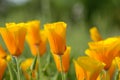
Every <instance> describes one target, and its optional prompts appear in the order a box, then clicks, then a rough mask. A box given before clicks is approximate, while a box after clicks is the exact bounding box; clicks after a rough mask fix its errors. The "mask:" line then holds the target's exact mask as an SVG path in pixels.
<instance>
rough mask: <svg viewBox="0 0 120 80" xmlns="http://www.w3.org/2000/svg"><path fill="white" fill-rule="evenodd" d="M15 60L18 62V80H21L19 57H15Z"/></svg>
mask: <svg viewBox="0 0 120 80" xmlns="http://www.w3.org/2000/svg"><path fill="white" fill-rule="evenodd" d="M15 60H16V64H17V76H18V80H21V76H20V68H19V62H18V58H17V57H15Z"/></svg>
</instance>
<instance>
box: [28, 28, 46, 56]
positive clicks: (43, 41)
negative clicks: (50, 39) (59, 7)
mask: <svg viewBox="0 0 120 80" xmlns="http://www.w3.org/2000/svg"><path fill="white" fill-rule="evenodd" d="M38 34H40V36H38V37H40V41H39V43H38V42H37V44H38V45H36V43H34V42H32V40H31V35H29V34H28V35H27V36H26V40H27V42H28V44H29V46H30V49H31V52H32V54H33V55H37V53H38V51H37V50H39V53H40V56H42V55H43V54H44V53H45V52H46V40H47V37H46V34H45V31H44V30H40V31H39V33H38ZM37 48H38V49H37Z"/></svg>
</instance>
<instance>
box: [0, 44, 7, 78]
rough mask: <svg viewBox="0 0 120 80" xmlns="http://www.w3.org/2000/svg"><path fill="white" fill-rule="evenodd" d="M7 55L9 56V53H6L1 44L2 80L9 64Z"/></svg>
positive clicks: (0, 70)
mask: <svg viewBox="0 0 120 80" xmlns="http://www.w3.org/2000/svg"><path fill="white" fill-rule="evenodd" d="M6 57H7V54H6V53H5V51H4V50H3V48H2V47H1V45H0V80H2V77H3V75H4V72H5V69H6V67H7V64H6V61H5V59H6Z"/></svg>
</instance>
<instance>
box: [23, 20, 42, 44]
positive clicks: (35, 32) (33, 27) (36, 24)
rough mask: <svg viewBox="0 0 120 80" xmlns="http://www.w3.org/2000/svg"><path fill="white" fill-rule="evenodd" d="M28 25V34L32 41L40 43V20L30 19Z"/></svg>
mask: <svg viewBox="0 0 120 80" xmlns="http://www.w3.org/2000/svg"><path fill="white" fill-rule="evenodd" d="M26 25H27V26H25V28H26V29H27V35H28V36H29V39H30V42H32V43H34V44H35V45H39V43H40V40H41V39H40V38H41V37H40V33H39V31H40V21H37V20H35V21H30V22H28V23H26Z"/></svg>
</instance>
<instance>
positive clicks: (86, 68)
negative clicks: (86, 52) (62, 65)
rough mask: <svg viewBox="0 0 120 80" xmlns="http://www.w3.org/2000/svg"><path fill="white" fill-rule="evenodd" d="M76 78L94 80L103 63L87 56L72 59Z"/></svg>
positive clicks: (78, 79)
mask: <svg viewBox="0 0 120 80" xmlns="http://www.w3.org/2000/svg"><path fill="white" fill-rule="evenodd" d="M74 65H75V71H76V76H77V80H96V79H97V77H98V76H99V74H100V72H101V71H102V69H103V68H104V66H105V64H104V63H102V62H100V61H98V60H95V59H93V58H90V57H88V56H82V57H79V58H78V59H77V60H74Z"/></svg>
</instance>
